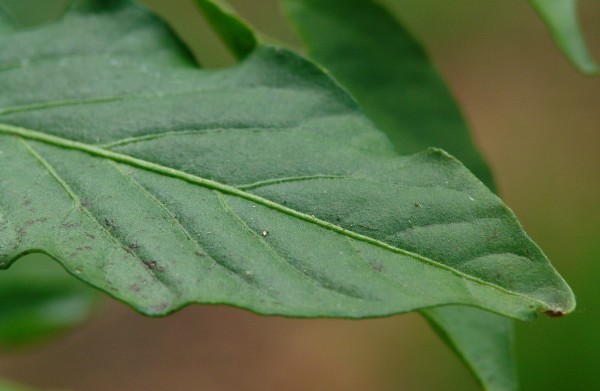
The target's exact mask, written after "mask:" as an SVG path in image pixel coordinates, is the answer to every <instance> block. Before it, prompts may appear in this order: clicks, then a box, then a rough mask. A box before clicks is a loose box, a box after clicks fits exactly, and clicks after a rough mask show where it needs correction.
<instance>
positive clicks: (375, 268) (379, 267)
mask: <svg viewBox="0 0 600 391" xmlns="http://www.w3.org/2000/svg"><path fill="white" fill-rule="evenodd" d="M371 269H373V270H375V271H376V272H382V271H383V270H384V269H385V268H384V267H383V265H379V264H378V265H373V266H371Z"/></svg>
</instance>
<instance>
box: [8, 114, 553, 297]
mask: <svg viewBox="0 0 600 391" xmlns="http://www.w3.org/2000/svg"><path fill="white" fill-rule="evenodd" d="M0 134H9V135H13V136H17V137H22V138H25V139H29V140H34V141H39V142H43V143H45V144H49V145H53V146H55V147H59V148H64V149H70V150H76V151H80V152H84V153H88V154H90V155H94V156H98V157H101V158H105V159H110V160H112V161H115V162H118V163H123V164H128V165H131V166H134V167H137V168H140V169H143V170H146V171H150V172H154V173H157V174H162V175H166V176H170V177H174V178H177V179H181V180H184V181H186V182H189V183H192V184H195V185H200V186H203V187H205V188H208V189H212V190H217V191H219V192H221V193H225V194H229V195H232V196H236V197H240V198H243V199H245V200H248V201H251V202H255V203H257V204H260V205H262V206H265V207H267V208H270V209H273V210H276V211H278V212H281V213H285V214H287V215H289V216H291V217H295V218H298V219H300V220H303V221H306V222H308V223H311V224H315V225H317V226H319V227H321V228H325V229H328V230H330V231H333V232H336V233H338V234H341V235H344V236H346V237H349V238H352V239H355V240H358V241H362V242H365V243H369V244H372V245H375V246H377V247H380V248H383V249H385V250H388V251H391V252H394V253H397V254H402V255H406V256H409V257H412V258H414V259H416V260H419V261H421V262H425V263H427V264H430V265H432V266H433V267H437V268H439V269H442V270H445V271H448V272H450V273H453V274H455V275H457V276H459V277H461V278H464V279H466V280H469V281H472V282H474V283H477V284H480V285H483V286H487V287H490V288H493V289H496V290H499V291H501V292H503V293H505V294H507V295H511V296H516V297H519V298H522V299H524V300H525V301H529V302H533V303H536V304H538V306H540V307H541V308H542V309H547V308H549V306H548V305H547V304H546V303H544V302H542V301H540V300H539V299H535V298H532V297H529V296H526V295H524V294H522V293H519V292H514V291H510V290H508V289H507V288H504V287H502V286H499V285H496V284H493V283H490V282H488V281H485V280H482V279H480V278H477V277H474V276H471V275H468V274H465V273H463V272H461V271H460V270H457V269H454V268H452V267H450V266H447V265H444V264H442V263H439V262H436V261H434V260H432V259H429V258H427V257H424V256H422V255H419V254H416V253H413V252H410V251H408V250H404V249H401V248H397V247H394V246H391V245H389V244H387V243H384V242H382V241H379V240H377V239H373V238H371V237H368V236H365V235H361V234H359V233H356V232H354V231H350V230H348V229H345V228H343V227H340V226H338V225H335V224H332V223H330V222H328V221H325V220H321V219H318V218H316V217H314V216H311V215H308V214H305V213H302V212H299V211H297V210H294V209H291V208H288V207H286V206H283V205H281V204H279V203H276V202H273V201H270V200H268V199H266V198H262V197H260V196H257V195H255V194H252V193H248V192H245V191H243V190H240V189H238V188H236V187H233V186H229V185H226V184H223V183H220V182H217V181H213V180H210V179H206V178H202V177H199V176H196V175H191V174H188V173H186V172H183V171H180V170H176V169H173V168H170V167H165V166H162V165H159V164H156V163H152V162H149V161H146V160H143V159H138V158H135V157H132V156H129V155H124V154H120V153H116V152H113V151H110V150H105V149H102V148H98V147H96V146H93V145H88V144H85V143H81V142H78V141H73V140H70V139H66V138H62V137H57V136H53V135H49V134H46V133H43V132H40V131H36V130H33V129H28V128H24V127H19V126H14V125H9V124H5V123H1V122H0Z"/></svg>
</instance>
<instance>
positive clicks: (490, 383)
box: [421, 306, 519, 391]
mask: <svg viewBox="0 0 600 391" xmlns="http://www.w3.org/2000/svg"><path fill="white" fill-rule="evenodd" d="M421 312H422V313H423V315H425V318H426V319H427V320H428V321H429V322H430V323H431V326H432V327H433V329H434V330H436V332H437V333H438V335H440V336H441V337H442V338H443V339H444V340H445V342H446V343H447V344H448V345H450V346H451V347H452V348H453V349H454V350H455V351H456V352H457V354H458V355H459V356H460V357H461V358H462V359H463V361H464V362H465V364H466V365H467V366H468V367H469V369H470V370H471V371H472V372H473V374H474V375H475V376H476V377H477V379H478V380H479V382H480V383H481V385H482V386H483V388H484V389H486V390H498V391H500V390H502V391H505V390H516V389H518V388H519V386H518V381H517V374H516V365H515V358H514V351H513V322H511V321H510V320H508V319H506V318H504V317H502V316H500V315H496V314H492V313H489V312H487V311H481V310H479V309H476V308H470V307H467V306H445V307H437V308H432V309H428V310H423V311H421Z"/></svg>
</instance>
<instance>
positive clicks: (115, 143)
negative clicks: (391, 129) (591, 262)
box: [0, 1, 574, 318]
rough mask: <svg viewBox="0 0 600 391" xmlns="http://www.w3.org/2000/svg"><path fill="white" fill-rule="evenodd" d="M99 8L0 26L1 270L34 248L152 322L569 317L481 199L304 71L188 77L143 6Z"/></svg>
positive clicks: (182, 60) (465, 181)
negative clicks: (424, 313) (420, 311)
mask: <svg viewBox="0 0 600 391" xmlns="http://www.w3.org/2000/svg"><path fill="white" fill-rule="evenodd" d="M109 4H110V5H105V6H103V7H99V5H98V4H97V3H94V2H84V3H81V4H79V5H78V6H77V7H76V8H74V9H73V10H71V12H69V13H68V14H67V15H66V16H65V17H64V18H63V19H62V20H61V21H60V22H59V23H55V24H52V25H49V26H47V27H44V28H41V29H38V30H31V31H26V32H16V31H15V30H14V29H12V28H11V27H10V25H9V24H8V23H7V22H6V21H4V22H2V23H0V34H2V35H1V36H0V68H1V69H2V72H1V73H0V86H1V87H2V91H3V93H2V96H1V97H0V107H1V108H0V156H1V159H2V163H3V164H2V165H1V166H0V186H1V187H0V189H2V190H1V192H0V214H1V220H0V221H1V225H0V246H1V247H0V249H1V250H0V251H1V255H0V259H2V264H3V265H4V266H8V265H10V263H11V262H12V261H13V260H15V259H17V258H18V257H19V256H21V255H22V254H24V253H27V252H32V251H41V252H46V253H47V254H49V255H51V256H52V257H54V258H56V259H58V260H60V261H61V262H62V263H63V264H64V265H65V267H66V268H67V269H68V270H70V271H71V272H72V273H73V274H76V275H78V276H79V277H80V278H81V279H83V280H84V281H87V282H89V283H90V284H92V285H94V286H97V287H99V288H101V289H103V290H105V291H107V292H109V293H110V294H112V295H113V296H115V297H117V298H119V299H121V300H123V301H125V302H127V303H129V304H130V305H132V306H134V307H135V308H137V309H138V310H139V311H141V312H143V313H146V314H150V315H162V314H166V313H169V312H171V311H173V310H175V309H177V308H179V307H181V306H183V305H185V304H187V303H190V302H202V303H228V304H231V305H237V306H241V307H244V308H249V309H251V310H254V311H256V312H259V313H264V314H280V315H288V316H340V317H365V316H382V315H389V314H393V313H398V312H404V311H409V310H413V309H416V308H425V307H430V306H435V305H440V304H454V303H460V304H469V305H473V306H478V307H481V308H486V309H488V310H491V311H495V312H498V313H502V314H505V315H508V316H513V317H518V318H530V317H532V316H534V315H535V314H536V313H537V312H540V311H550V312H553V313H563V312H569V311H571V310H572V309H573V306H574V300H573V297H572V294H571V292H570V290H569V289H568V287H567V286H566V284H565V283H564V281H563V280H562V279H561V278H560V277H559V276H558V275H557V274H556V272H555V271H554V269H553V268H552V267H551V266H550V265H549V263H548V262H547V260H546V258H545V257H544V256H543V254H542V253H541V251H540V250H539V249H538V248H537V247H536V246H535V244H533V243H532V242H531V241H530V239H529V238H528V237H527V236H526V235H525V234H524V233H523V231H522V230H521V227H520V226H519V224H518V222H517V221H516V219H515V218H514V216H513V214H512V212H510V211H509V210H508V209H507V208H506V206H504V205H503V204H502V203H501V201H500V200H499V199H498V198H497V197H495V196H494V195H493V194H492V193H490V192H489V190H487V188H486V187H485V186H484V185H483V184H481V183H480V182H479V181H478V180H477V179H476V178H474V177H473V176H472V175H471V174H470V173H469V172H468V170H466V169H465V168H464V167H463V166H462V165H461V164H460V163H458V162H457V161H456V160H455V159H453V158H452V157H450V156H449V155H447V154H446V153H444V152H442V151H440V150H429V151H427V152H424V153H420V154H417V155H413V156H409V157H398V156H397V155H396V153H395V151H394V149H393V147H392V146H391V145H390V144H389V143H388V141H387V140H386V139H385V137H383V136H382V135H381V134H380V133H379V131H378V130H377V129H375V128H374V127H373V125H372V124H371V123H370V122H369V121H368V120H366V119H365V118H364V117H363V116H362V114H361V113H360V111H359V110H358V108H357V107H356V104H355V103H354V102H353V101H352V100H351V99H350V98H349V97H348V96H347V95H346V94H345V93H344V92H343V91H341V90H340V89H339V88H338V87H337V86H336V85H335V84H334V83H333V82H331V80H330V79H329V78H328V77H327V76H326V75H324V74H323V73H322V72H321V71H320V70H319V69H317V68H315V67H314V66H313V65H312V64H310V63H309V62H307V61H305V60H303V59H301V58H299V57H297V56H296V55H294V54H292V53H289V52H287V51H284V50H280V49H274V48H270V47H261V48H258V49H256V50H255V51H254V52H253V53H252V54H251V55H250V56H249V57H248V58H247V59H246V60H245V61H244V62H242V63H241V64H240V65H238V66H236V67H234V68H230V69H227V70H221V71H201V70H198V69H197V68H196V67H195V66H194V64H193V62H192V60H191V59H190V58H189V56H188V55H187V52H185V51H184V50H183V49H178V48H179V46H178V44H177V42H176V41H175V40H174V38H173V37H172V36H171V34H170V32H169V31H168V30H167V29H165V27H164V26H163V25H162V24H161V23H160V22H158V21H156V20H155V19H154V18H152V17H151V16H149V15H148V14H147V13H146V12H145V11H144V10H142V9H140V8H138V7H136V6H131V5H129V3H127V2H123V1H113V2H111V3H109ZM24 206H27V207H24Z"/></svg>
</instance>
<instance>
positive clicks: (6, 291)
mask: <svg viewBox="0 0 600 391" xmlns="http://www.w3.org/2000/svg"><path fill="white" fill-rule="evenodd" d="M27 258H28V259H27V260H23V261H22V262H19V263H18V264H17V265H15V266H14V267H13V268H12V269H11V272H10V273H2V274H1V275H0V302H2V303H3V305H2V307H0V346H1V347H3V348H15V347H18V346H20V345H22V344H23V343H31V342H35V341H40V340H42V339H45V338H47V337H49V336H52V335H54V334H56V333H57V332H61V331H63V330H65V329H67V328H71V327H73V326H75V325H77V324H79V323H81V322H82V321H83V320H85V319H86V318H87V317H88V316H89V315H90V314H91V312H92V311H93V309H94V308H95V307H96V303H97V295H96V292H94V290H93V289H91V288H90V287H89V286H86V285H85V284H82V283H81V282H79V281H77V280H76V279H74V278H71V277H70V276H69V275H68V274H67V273H65V271H64V270H63V268H62V267H60V266H59V265H58V264H57V263H56V262H54V261H52V260H48V259H47V258H45V257H41V256H39V255H30V256H28V257H27Z"/></svg>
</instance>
